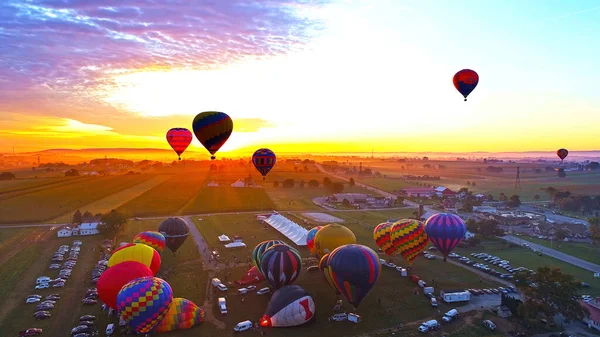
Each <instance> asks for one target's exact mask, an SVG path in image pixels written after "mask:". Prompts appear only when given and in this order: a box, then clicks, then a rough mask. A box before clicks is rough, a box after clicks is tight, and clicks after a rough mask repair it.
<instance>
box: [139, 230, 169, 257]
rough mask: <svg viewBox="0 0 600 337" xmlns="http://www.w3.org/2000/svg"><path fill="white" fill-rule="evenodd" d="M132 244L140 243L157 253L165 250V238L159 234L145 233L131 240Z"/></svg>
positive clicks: (154, 232) (155, 232) (153, 232)
mask: <svg viewBox="0 0 600 337" xmlns="http://www.w3.org/2000/svg"><path fill="white" fill-rule="evenodd" d="M133 243H141V244H144V245H146V246H150V247H152V248H154V249H156V251H157V252H159V253H162V252H163V250H164V249H165V236H164V235H162V233H161V232H157V231H145V232H141V233H139V234H138V235H136V236H135V237H134V238H133Z"/></svg>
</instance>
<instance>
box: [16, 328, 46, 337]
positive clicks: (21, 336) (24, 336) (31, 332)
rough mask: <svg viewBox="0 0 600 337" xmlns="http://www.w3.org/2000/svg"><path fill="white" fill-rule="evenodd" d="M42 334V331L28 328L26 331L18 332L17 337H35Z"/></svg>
mask: <svg viewBox="0 0 600 337" xmlns="http://www.w3.org/2000/svg"><path fill="white" fill-rule="evenodd" d="M41 333H42V329H39V328H29V329H27V330H23V331H19V337H28V336H37V335H39V334H41Z"/></svg>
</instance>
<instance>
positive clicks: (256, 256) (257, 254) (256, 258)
mask: <svg viewBox="0 0 600 337" xmlns="http://www.w3.org/2000/svg"><path fill="white" fill-rule="evenodd" d="M274 245H285V242H283V241H281V240H267V241H263V242H261V243H259V244H257V245H256V247H254V250H253V251H252V262H253V263H254V266H255V267H256V268H257V269H258V270H260V258H261V257H262V256H263V254H264V253H265V251H266V250H267V249H269V248H271V247H273V246H274Z"/></svg>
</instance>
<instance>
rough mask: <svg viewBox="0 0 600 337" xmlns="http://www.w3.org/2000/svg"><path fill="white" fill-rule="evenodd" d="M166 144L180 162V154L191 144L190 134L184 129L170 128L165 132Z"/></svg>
mask: <svg viewBox="0 0 600 337" xmlns="http://www.w3.org/2000/svg"><path fill="white" fill-rule="evenodd" d="M167 142H169V145H171V148H173V151H175V153H177V156H178V157H179V160H181V154H182V153H183V152H184V151H185V149H187V147H188V146H189V145H190V143H191V142H192V132H191V131H190V130H188V129H186V128H172V129H170V130H169V131H167Z"/></svg>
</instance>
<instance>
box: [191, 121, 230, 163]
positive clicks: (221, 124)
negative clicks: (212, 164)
mask: <svg viewBox="0 0 600 337" xmlns="http://www.w3.org/2000/svg"><path fill="white" fill-rule="evenodd" d="M192 129H193V130H194V135H196V138H198V141H200V143H202V145H203V146H204V147H205V148H206V149H207V150H208V152H210V154H211V155H212V156H211V157H210V159H212V160H214V159H215V153H217V151H219V149H220V148H221V146H223V144H225V142H227V139H229V136H231V133H232V132H233V121H232V120H231V117H229V115H227V114H226V113H224V112H219V111H205V112H201V113H199V114H198V115H197V116H196V117H195V118H194V121H193V122H192Z"/></svg>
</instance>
